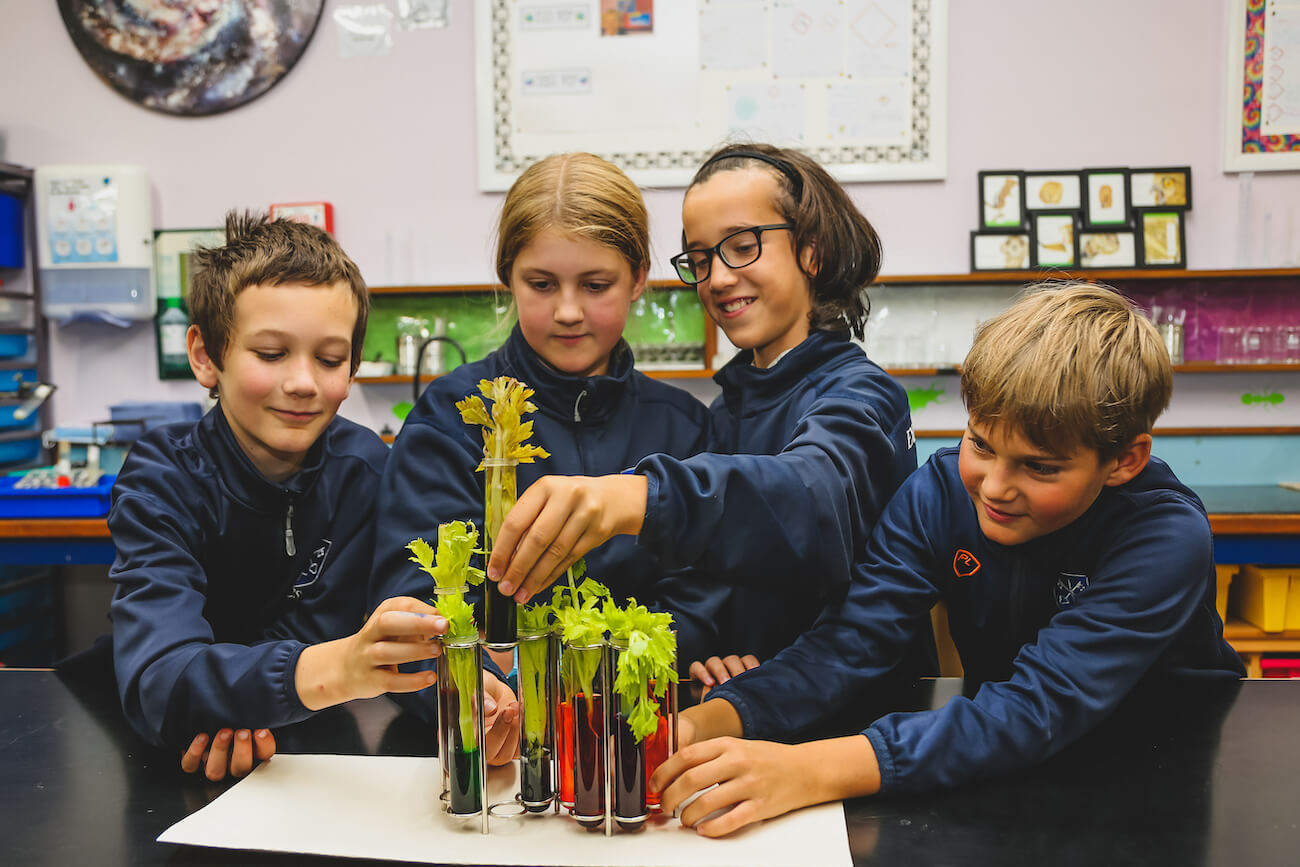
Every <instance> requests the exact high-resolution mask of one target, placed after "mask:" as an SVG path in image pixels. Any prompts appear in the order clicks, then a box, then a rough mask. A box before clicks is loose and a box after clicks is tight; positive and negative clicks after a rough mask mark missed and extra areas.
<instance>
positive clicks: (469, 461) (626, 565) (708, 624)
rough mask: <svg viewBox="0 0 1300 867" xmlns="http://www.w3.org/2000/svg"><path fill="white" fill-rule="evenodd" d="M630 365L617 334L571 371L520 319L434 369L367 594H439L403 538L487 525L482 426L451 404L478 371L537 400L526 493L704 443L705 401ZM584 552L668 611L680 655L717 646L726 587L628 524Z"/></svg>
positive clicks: (416, 414) (399, 453)
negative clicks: (627, 529)
mask: <svg viewBox="0 0 1300 867" xmlns="http://www.w3.org/2000/svg"><path fill="white" fill-rule="evenodd" d="M632 365H633V359H632V352H631V350H630V349H629V348H628V346H627V344H626V343H625V342H623V341H620V342H619V344H618V346H616V347H615V348H614V351H613V352H612V353H611V357H610V370H609V372H608V374H607V375H603V376H592V377H574V376H568V375H565V374H563V373H560V372H559V371H556V370H555V369H554V368H552V367H551V366H550V365H548V364H547V363H546V362H545V361H543V360H542V359H541V358H540V357H539V356H538V355H537V353H536V352H534V351H533V349H532V348H531V347H530V346H529V345H528V342H527V341H526V340H525V339H524V337H523V334H522V333H521V332H520V330H519V327H518V326H517V325H516V326H515V328H514V329H513V330H512V331H511V333H510V337H509V338H508V339H507V340H506V342H505V344H504V345H503V346H502V347H501V348H500V349H498V350H496V351H495V352H493V353H491V354H490V355H488V356H487V357H486V358H484V359H482V360H481V361H476V362H474V363H472V364H462V365H461V366H460V367H457V368H456V369H455V370H453V371H452V372H451V373H449V374H447V375H446V376H442V377H439V378H438V379H436V380H434V381H433V382H432V383H431V384H430V385H429V387H428V388H426V389H425V390H424V393H423V394H422V395H420V399H419V401H418V403H417V404H416V406H415V408H414V409H413V410H412V411H411V413H410V415H408V416H407V418H406V422H405V424H403V426H402V430H401V432H400V433H399V434H398V436H397V441H396V442H395V443H394V445H393V455H392V458H391V459H390V460H389V462H388V467H387V469H386V470H385V473H384V493H383V496H382V497H381V498H380V504H379V516H380V517H379V526H378V532H377V544H376V550H375V568H374V571H373V575H372V578H371V582H372V584H371V590H370V601H371V605H372V606H373V605H375V604H377V603H378V602H379V601H381V600H383V599H385V598H388V597H390V596H397V595H409V596H415V597H417V598H430V597H432V596H433V595H434V593H433V579H432V578H430V577H429V576H428V575H426V574H425V573H424V572H421V571H420V570H419V568H418V567H417V566H416V565H415V564H414V563H411V562H409V560H408V558H409V557H410V552H409V551H407V550H406V547H405V546H406V544H407V543H408V542H410V541H411V540H412V539H414V538H416V537H417V536H419V537H423V538H424V539H425V540H426V541H428V542H429V543H430V544H435V540H436V539H437V537H438V525H439V524H441V523H445V522H447V521H452V520H461V521H468V520H472V521H473V522H474V524H475V526H477V527H478V528H479V532H480V534H482V532H483V473H482V472H477V471H476V470H475V468H476V467H477V466H478V464H479V461H480V460H481V459H482V457H483V436H482V432H481V428H480V427H479V426H478V425H468V424H466V423H465V422H464V421H462V420H461V417H460V413H459V411H458V410H457V409H456V406H455V405H456V402H457V401H459V400H461V399H462V398H464V397H466V396H467V395H471V394H475V395H477V394H479V391H478V383H479V381H480V380H483V379H494V378H496V377H498V376H512V377H514V378H515V379H518V380H519V381H521V382H523V383H524V384H526V385H528V386H529V387H531V388H532V389H534V392H535V393H534V394H533V396H532V398H531V400H532V402H533V403H534V404H535V405H536V406H537V412H535V413H533V414H532V415H531V416H528V418H529V419H530V420H531V421H532V422H533V435H532V438H531V439H530V440H529V442H530V443H535V444H537V445H540V446H542V447H543V448H545V449H546V451H548V452H549V453H550V457H549V458H539V459H538V460H536V461H535V462H534V463H531V464H520V465H519V468H518V476H517V478H518V488H519V493H520V494H521V495H522V494H523V492H524V491H525V490H526V489H527V488H528V486H529V485H531V484H532V483H533V482H535V481H536V480H537V479H538V478H540V477H541V476H544V475H566V476H568V475H586V476H598V475H607V474H610V473H619V472H622V471H624V470H626V469H628V468H630V467H632V466H633V465H634V464H636V462H637V461H638V460H640V459H641V458H643V457H645V456H646V455H648V454H652V453H654V452H666V453H668V454H671V455H676V456H678V457H683V458H684V457H687V456H688V455H692V454H695V453H696V452H698V451H700V450H701V449H702V448H703V447H704V445H705V443H706V442H707V438H708V410H707V409H706V408H705V406H704V405H703V404H702V403H700V401H699V400H697V399H696V398H694V397H692V396H691V395H690V394H688V393H687V392H685V391H682V390H681V389H678V388H674V387H673V386H670V385H668V384H666V383H662V382H658V381H656V380H654V379H651V378H650V377H648V376H646V375H645V374H643V373H641V372H639V371H636V370H634V369H633V366H632ZM480 538H481V537H480ZM484 541H486V540H484ZM586 561H587V572H588V574H589V575H590V576H591V577H593V578H595V579H597V580H599V581H600V582H602V583H603V584H605V585H606V586H607V587H609V589H610V592H611V593H613V594H614V596H615V597H616V598H618V599H620V600H625V599H626V598H627V597H629V596H635V597H636V598H637V601H638V602H641V603H642V604H644V605H647V606H649V607H650V608H652V609H658V610H666V611H670V612H671V613H672V614H673V617H674V620H675V621H676V627H677V630H678V660H679V663H681V664H682V665H686V664H688V663H689V662H690V661H691V660H692V659H695V658H698V657H699V655H700V654H702V653H706V652H707V653H712V652H714V647H715V639H714V636H715V634H716V633H715V625H714V620H715V618H716V612H717V606H718V604H719V603H720V601H721V599H722V598H723V596H724V590H723V589H722V588H720V587H718V586H716V585H713V584H710V583H707V582H701V581H697V580H694V579H693V577H692V576H691V575H689V574H672V575H669V574H666V571H665V569H664V566H663V565H662V564H661V563H660V562H658V561H657V560H656V558H655V557H653V556H651V555H650V554H648V553H647V552H645V551H644V550H642V549H640V548H638V546H637V544H636V540H635V539H634V538H633V537H632V536H616V537H614V538H613V539H610V540H609V541H607V542H605V543H604V544H603V545H600V546H598V547H597V548H595V549H593V550H592V551H591V552H589V553H588V554H587V556H586ZM560 580H561V581H563V580H564V579H563V578H561V579H560ZM475 595H479V594H478V593H477V592H476V594H475ZM546 596H547V594H545V593H544V594H543V597H544V598H545V597H546ZM417 710H418V708H417Z"/></svg>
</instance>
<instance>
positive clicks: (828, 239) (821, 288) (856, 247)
mask: <svg viewBox="0 0 1300 867" xmlns="http://www.w3.org/2000/svg"><path fill="white" fill-rule="evenodd" d="M754 167H758V168H759V169H761V170H763V171H766V172H768V173H770V174H771V175H772V177H774V178H775V179H776V181H777V184H778V188H779V189H780V194H779V195H778V197H777V200H776V202H774V204H775V205H776V209H777V210H778V211H779V212H780V213H781V216H782V218H783V219H784V220H785V221H786V222H787V223H790V224H791V225H792V226H794V229H793V230H792V232H791V234H792V236H793V238H794V248H795V260H796V261H798V262H799V263H800V268H801V269H802V268H803V264H802V263H803V257H804V253H805V251H810V252H811V254H812V267H811V268H810V269H808V270H806V271H804V274H805V276H807V277H808V282H809V286H810V288H811V290H812V313H811V314H810V316H809V326H810V327H811V328H813V329H814V330H820V331H845V330H847V331H849V332H850V333H851V334H852V335H853V336H854V337H856V338H857V339H859V340H861V339H862V337H863V333H864V329H865V328H866V324H867V317H868V316H869V315H870V314H871V302H870V300H869V299H868V298H867V293H866V289H867V286H869V285H871V282H872V281H873V280H875V279H876V275H877V274H879V273H880V260H881V257H882V255H883V252H882V250H881V247H880V236H879V235H877V234H876V230H875V228H873V227H872V225H871V223H870V222H868V220H867V218H866V217H864V216H863V215H862V212H861V211H859V210H858V208H857V205H855V204H853V200H852V199H850V198H849V195H848V193H846V192H845V191H844V188H843V187H842V186H840V184H839V182H838V181H836V180H835V179H834V178H832V177H831V176H830V175H829V174H828V173H827V172H826V170H825V169H824V168H822V167H821V165H820V164H818V162H817V161H816V160H814V159H813V158H812V157H809V156H807V155H805V154H803V153H800V152H799V151H796V150H791V149H789V148H778V147H774V146H773V145H769V144H739V143H738V144H729V145H727V146H725V147H723V148H720V149H719V150H717V151H716V152H715V153H714V154H713V155H712V156H710V157H709V158H708V159H707V160H705V161H704V164H703V165H702V166H700V168H699V170H698V171H697V172H696V173H695V177H694V178H692V179H691V184H690V187H694V186H696V185H698V184H702V183H704V182H705V181H706V180H708V179H709V178H711V177H713V176H714V175H715V174H717V173H718V172H724V171H733V170H735V169H748V168H754ZM690 187H687V191H688V192H689V191H690ZM683 240H684V239H683Z"/></svg>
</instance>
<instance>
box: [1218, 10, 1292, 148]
mask: <svg viewBox="0 0 1300 867" xmlns="http://www.w3.org/2000/svg"><path fill="white" fill-rule="evenodd" d="M1223 5H1224V8H1225V10H1226V15H1227V21H1226V22H1225V26H1224V33H1226V34H1227V40H1228V44H1227V47H1226V48H1227V50H1226V51H1224V58H1225V60H1226V66H1225V70H1224V72H1225V78H1224V82H1225V83H1224V86H1223V90H1222V92H1223V99H1224V107H1223V170H1224V171H1225V172H1270V171H1272V172H1277V171H1294V170H1295V169H1300V110H1297V108H1296V102H1295V100H1296V97H1295V92H1296V89H1295V87H1294V82H1295V69H1296V64H1295V51H1294V50H1290V49H1291V48H1292V47H1293V46H1294V45H1295V33H1296V26H1297V19H1300V15H1297V11H1296V9H1295V7H1294V6H1290V8H1288V5H1289V4H1283V3H1278V2H1265V0H1227V2H1226V3H1224V4H1223ZM1266 82H1267V86H1266Z"/></svg>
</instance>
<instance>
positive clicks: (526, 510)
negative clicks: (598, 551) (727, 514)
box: [487, 473, 646, 602]
mask: <svg viewBox="0 0 1300 867" xmlns="http://www.w3.org/2000/svg"><path fill="white" fill-rule="evenodd" d="M645 505H646V480H645V477H644V476H635V475H631V474H628V473H622V474H618V475H609V476H543V477H542V478H540V479H538V480H537V481H536V482H534V483H533V484H531V485H529V487H528V490H526V491H524V493H523V494H522V495H521V496H520V497H519V500H518V501H517V502H516V503H515V507H514V508H513V509H511V510H510V514H509V515H507V516H506V519H505V521H504V522H503V523H502V524H501V532H500V533H498V534H497V538H496V541H495V544H494V545H493V549H492V559H491V560H489V561H488V568H487V574H488V578H490V579H492V580H493V581H500V588H501V592H502V593H507V594H510V593H513V594H515V600H516V601H518V602H527V601H528V599H530V598H531V597H532V596H533V595H534V594H536V593H538V592H539V591H541V590H545V589H546V588H547V587H549V586H551V585H552V584H553V583H555V580H556V579H557V578H559V577H560V576H561V575H563V574H564V573H565V570H567V569H568V568H569V567H570V566H572V565H573V564H574V563H576V562H578V558H579V557H581V556H583V555H584V554H586V553H587V552H588V551H590V550H591V549H592V548H595V547H596V546H597V545H600V544H602V543H603V542H606V541H608V540H609V539H611V538H613V537H614V536H619V535H633V536H634V535H636V534H637V533H639V532H640V531H641V522H642V520H643V519H644V518H645Z"/></svg>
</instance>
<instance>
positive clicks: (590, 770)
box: [573, 693, 605, 826]
mask: <svg viewBox="0 0 1300 867" xmlns="http://www.w3.org/2000/svg"><path fill="white" fill-rule="evenodd" d="M602 713H604V702H602V701H601V698H600V696H595V697H594V698H593V699H592V700H591V701H590V703H589V702H588V699H587V696H586V695H584V694H582V693H578V694H577V695H575V696H574V697H573V721H574V729H575V737H574V744H573V747H574V749H573V815H574V817H575V818H576V819H577V820H578V821H579V822H581V823H582V824H584V825H588V826H590V825H596V824H599V823H600V822H603V821H604V820H605V748H604V742H603V741H602V739H601V714H602Z"/></svg>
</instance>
